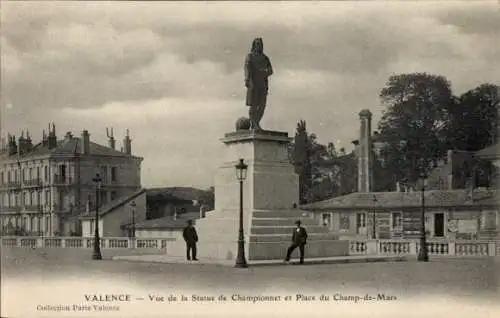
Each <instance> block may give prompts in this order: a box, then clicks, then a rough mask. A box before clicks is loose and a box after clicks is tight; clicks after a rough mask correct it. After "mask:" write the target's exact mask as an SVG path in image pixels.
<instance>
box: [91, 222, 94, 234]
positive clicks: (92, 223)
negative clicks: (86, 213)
mask: <svg viewBox="0 0 500 318" xmlns="http://www.w3.org/2000/svg"><path fill="white" fill-rule="evenodd" d="M90 234H95V233H94V220H90Z"/></svg>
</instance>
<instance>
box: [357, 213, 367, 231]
mask: <svg viewBox="0 0 500 318" xmlns="http://www.w3.org/2000/svg"><path fill="white" fill-rule="evenodd" d="M365 229H366V213H356V234H362V233H363V232H365Z"/></svg>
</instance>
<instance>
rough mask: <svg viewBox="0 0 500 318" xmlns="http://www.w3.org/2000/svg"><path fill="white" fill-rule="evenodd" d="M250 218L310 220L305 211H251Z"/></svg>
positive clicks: (308, 214)
mask: <svg viewBox="0 0 500 318" xmlns="http://www.w3.org/2000/svg"><path fill="white" fill-rule="evenodd" d="M252 216H253V217H254V218H257V219H265V218H270V219H274V218H295V219H303V218H304V219H305V218H310V213H309V212H307V211H301V210H271V211H265V210H256V211H253V213H252Z"/></svg>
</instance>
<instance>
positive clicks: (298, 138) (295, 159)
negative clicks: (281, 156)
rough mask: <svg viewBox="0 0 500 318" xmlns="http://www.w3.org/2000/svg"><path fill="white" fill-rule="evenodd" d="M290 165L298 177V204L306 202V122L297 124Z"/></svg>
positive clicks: (308, 181)
mask: <svg viewBox="0 0 500 318" xmlns="http://www.w3.org/2000/svg"><path fill="white" fill-rule="evenodd" d="M291 152H292V156H291V157H292V163H293V165H294V167H295V172H296V173H297V174H298V175H299V204H304V203H307V202H308V193H309V189H310V188H311V181H312V169H311V144H310V139H309V136H308V134H307V128H306V122H305V121H303V120H300V121H299V122H298V123H297V130H296V132H295V138H294V142H293V148H292V150H291Z"/></svg>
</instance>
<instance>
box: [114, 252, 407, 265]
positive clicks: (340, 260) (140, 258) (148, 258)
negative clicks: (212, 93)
mask: <svg viewBox="0 0 500 318" xmlns="http://www.w3.org/2000/svg"><path fill="white" fill-rule="evenodd" d="M406 259H407V258H406V257H403V256H384V255H374V256H366V255H356V256H336V257H325V258H312V259H305V260H304V264H303V265H318V264H347V263H367V262H402V261H406ZM113 260H117V261H131V262H145V263H170V264H187V265H204V264H211V265H222V266H234V263H235V261H234V260H217V259H203V258H200V259H199V260H198V261H187V260H186V259H185V258H181V257H173V256H167V255H133V256H115V257H113ZM248 265H249V266H277V265H282V266H283V265H286V263H284V262H283V261H282V260H257V261H248ZM290 265H299V263H298V260H293V259H292V260H291V262H290Z"/></svg>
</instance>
